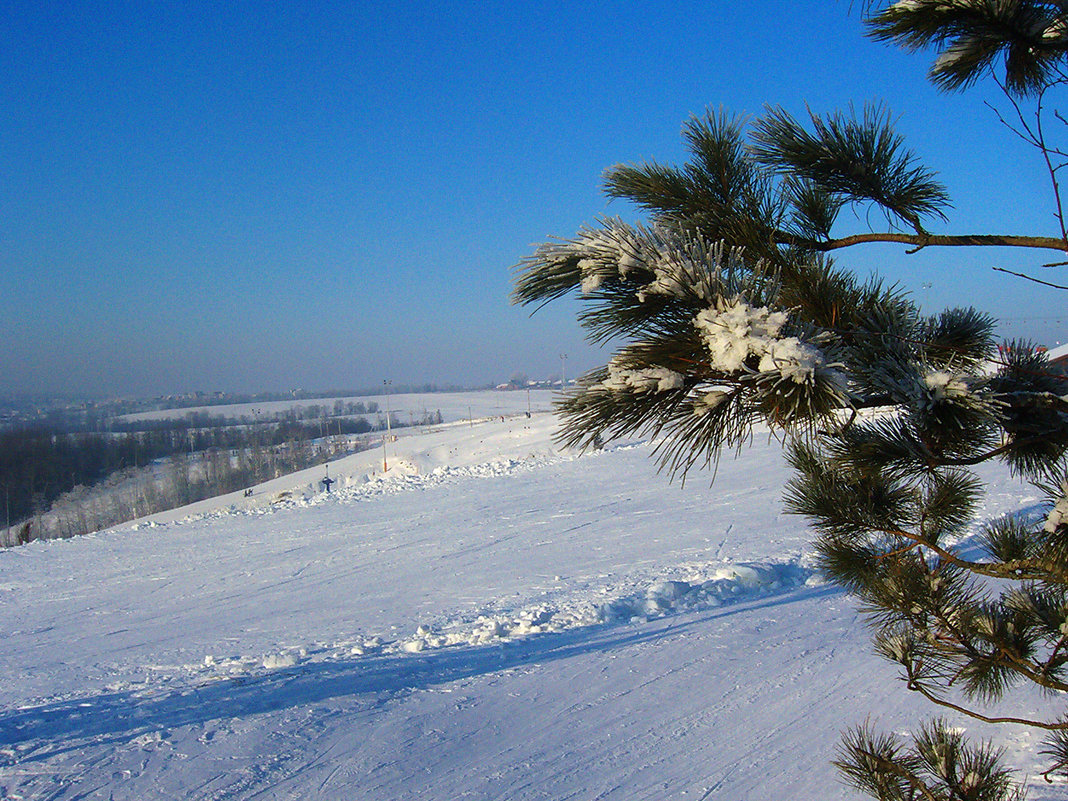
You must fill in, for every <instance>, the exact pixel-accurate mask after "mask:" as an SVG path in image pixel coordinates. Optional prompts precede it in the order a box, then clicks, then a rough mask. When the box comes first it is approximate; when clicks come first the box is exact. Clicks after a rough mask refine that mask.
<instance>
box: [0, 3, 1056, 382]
mask: <svg viewBox="0 0 1068 801" xmlns="http://www.w3.org/2000/svg"><path fill="white" fill-rule="evenodd" d="M0 20H2V22H0V109H2V113H0V143H2V144H0V325H2V326H3V330H4V337H3V339H4V346H3V347H2V348H0V395H2V394H10V393H13V392H71V393H93V394H103V395H121V394H138V395H141V394H157V393H164V392H180V391H188V390H195V389H201V390H207V391H212V390H234V391H255V390H265V389H266V390H285V389H289V388H292V387H298V386H299V387H305V388H309V389H325V388H358V387H367V386H372V385H375V384H380V383H381V381H382V380H383V379H384V378H389V379H391V380H393V381H394V382H395V383H398V384H401V383H413V384H414V383H423V382H436V383H449V382H451V383H463V384H475V383H484V382H491V381H500V380H506V379H507V378H509V377H510V376H511V375H512V374H513V373H516V372H524V373H527V374H529V375H530V376H532V377H541V376H546V375H548V374H550V373H558V372H559V369H560V360H559V355H560V354H561V353H567V354H568V355H569V358H568V372H569V373H571V374H573V373H574V372H577V371H578V370H581V369H587V368H589V367H592V366H594V365H595V364H597V363H598V361H599V360H601V361H603V360H605V359H607V354H605V353H603V352H598V351H595V350H593V349H591V348H590V347H589V346H587V345H586V344H585V343H584V342H583V340H582V333H581V331H580V330H579V328H578V326H577V325H576V324H575V322H574V315H575V310H576V305H575V304H573V303H571V302H564V303H559V304H556V305H555V306H551V307H549V308H547V309H545V310H544V311H542V312H540V313H538V314H537V315H535V316H534V317H533V318H531V317H529V316H528V314H527V311H526V310H523V309H517V308H514V307H511V306H510V305H509V302H508V294H509V290H510V281H511V276H512V273H511V271H510V268H511V266H512V265H514V264H515V263H516V262H517V261H519V259H521V258H522V257H523V256H525V255H527V254H528V253H530V252H531V251H532V249H533V246H534V245H535V244H536V243H538V242H540V241H543V240H544V239H545V238H547V237H549V236H551V235H558V236H570V235H571V234H573V233H574V232H575V231H576V230H577V228H578V227H579V226H580V225H582V224H583V223H588V222H592V221H593V220H595V219H596V218H597V217H598V216H600V215H619V216H623V217H624V218H627V219H636V218H637V216H638V215H637V214H636V212H635V211H634V210H633V209H632V208H629V207H628V206H627V205H626V204H624V203H621V202H618V201H617V202H612V203H609V202H607V201H606V200H605V198H604V196H603V195H602V193H601V191H600V178H601V173H602V171H603V170H604V169H605V168H606V167H608V166H610V165H612V164H615V163H619V162H636V161H643V160H657V161H661V162H665V163H678V162H680V161H682V160H684V159H685V155H686V154H685V150H684V148H683V146H682V142H681V140H680V137H679V131H680V129H681V126H682V124H683V122H684V121H685V120H686V118H687V117H689V116H690V115H691V114H700V113H703V112H704V110H705V109H706V108H709V107H712V108H718V107H720V106H723V107H725V108H727V109H729V110H731V111H733V112H736V113H739V114H748V115H754V114H758V113H760V111H761V109H762V107H763V106H764V104H776V105H782V106H784V107H785V108H786V109H788V110H790V111H792V112H794V113H803V112H804V108H805V104H806V103H807V104H809V105H810V106H811V107H812V108H813V109H814V110H817V111H831V110H834V109H837V108H842V107H845V106H847V105H849V104H850V103H853V104H855V105H857V106H862V105H863V104H864V103H865V102H870V101H878V100H882V101H885V102H886V104H887V105H888V106H889V108H890V109H891V111H892V112H893V114H894V115H895V118H896V119H897V127H898V130H899V131H900V132H901V133H902V134H904V135H905V136H906V138H907V140H908V142H909V144H910V146H911V147H912V149H913V150H914V151H916V152H917V154H918V155H920V156H921V157H922V159H923V160H924V162H925V163H926V164H927V165H928V166H929V167H931V168H933V169H935V170H937V171H938V172H939V174H940V176H941V178H942V180H943V181H944V182H945V183H946V185H947V186H948V188H949V190H950V194H951V196H952V197H953V199H954V202H955V206H956V208H955V210H954V212H953V214H952V215H951V217H952V220H951V223H950V224H948V225H946V226H939V227H937V229H938V230H939V232H942V231H945V232H950V231H952V232H977V231H983V232H989V231H997V232H1006V233H1047V234H1048V233H1055V232H1056V229H1055V224H1054V220H1053V217H1052V210H1053V205H1052V200H1051V198H1050V194H1049V192H1048V189H1047V183H1046V181H1047V179H1046V178H1045V176H1044V174H1043V172H1042V165H1041V163H1040V159H1039V157H1038V155H1037V154H1036V153H1034V152H1031V151H1029V150H1028V149H1027V148H1026V147H1025V146H1023V145H1022V144H1020V143H1018V142H1017V141H1016V140H1014V139H1013V137H1012V136H1011V134H1009V133H1007V132H1006V131H1005V130H1004V129H1003V128H1002V127H1001V126H1000V125H999V124H998V122H997V120H996V118H995V117H994V115H993V113H992V112H991V111H990V109H988V108H987V107H985V106H984V100H992V101H994V102H998V103H1000V102H1001V101H1000V100H999V98H998V96H997V94H996V93H994V92H992V91H991V87H989V86H984V87H980V88H979V89H976V90H973V91H970V92H967V93H964V94H961V95H944V94H940V93H938V92H936V91H935V90H934V89H933V88H932V87H931V86H930V85H929V84H928V83H927V82H926V81H925V77H924V76H925V71H926V68H927V63H928V61H929V58H925V57H924V56H923V55H910V54H906V53H902V52H899V51H897V50H894V49H891V48H888V47H886V46H883V45H879V44H877V43H874V42H872V41H869V40H868V39H866V38H864V36H863V29H862V25H861V21H860V19H859V13H858V10H857V8H856V4H853V5H852V7H851V4H849V3H846V2H838V3H835V2H829V3H828V2H819V3H817V2H812V3H792V4H784V3H779V2H771V1H770V0H753V2H738V3H730V4H727V3H719V2H709V1H708V0H706V2H672V3H648V2H644V3H638V2H629V1H627V2H613V3H607V2H606V3H595V2H594V3H563V2H560V3H556V2H539V3H490V2H484V3H473V2H452V3H438V2H412V3H400V2H396V3H376V2H351V3H340V2H338V3H327V2H302V3H290V4H263V3H242V2H234V3H196V2H181V3H179V2H173V3H172V2H152V3H140V2H125V3H113V2H106V1H101V2H63V3H60V2H33V3H31V2H15V3H11V2H3V3H0ZM1002 105H1003V104H1002ZM862 215H863V213H862ZM845 222H846V223H847V224H848V225H851V226H853V227H856V228H863V227H865V226H866V225H868V224H871V225H873V226H875V227H879V223H880V222H881V220H880V219H879V218H878V215H874V216H872V217H870V218H868V217H864V216H859V217H857V218H855V219H853V220H846V221H845ZM839 260H840V262H841V263H842V264H845V265H850V266H853V267H854V268H855V269H857V270H858V271H860V272H861V273H864V274H867V273H869V272H879V273H880V274H882V275H884V276H885V277H886V278H888V279H889V280H891V281H896V282H899V283H901V284H902V285H903V286H905V287H907V288H909V289H911V290H913V291H914V292H915V294H916V296H917V297H918V298H919V299H920V300H921V301H922V303H923V304H924V306H925V308H927V309H929V310H937V309H939V308H942V307H944V306H946V305H975V306H977V307H979V308H982V309H985V310H988V311H991V312H994V313H996V314H997V315H998V316H999V317H1001V318H1003V319H1004V320H1005V321H1006V322H1005V323H1004V324H1003V326H1002V329H1001V330H1002V333H1003V334H1004V335H1005V336H1026V337H1030V338H1033V339H1036V340H1039V341H1043V342H1047V343H1049V344H1053V343H1054V342H1056V341H1060V340H1064V339H1068V325H1066V324H1068V315H1062V314H1061V310H1062V309H1061V307H1063V306H1065V305H1066V304H1064V303H1063V300H1062V299H1061V298H1059V297H1057V296H1056V295H1051V294H1049V293H1048V292H1046V291H1043V290H1041V289H1040V288H1038V287H1037V286H1035V285H1031V284H1028V283H1026V282H1024V281H1021V280H1019V279H1013V278H1010V277H1008V276H1005V275H1003V274H999V273H994V272H993V271H991V269H990V267H991V266H992V265H994V264H998V265H1001V266H1005V267H1009V268H1015V269H1025V270H1026V269H1031V268H1033V267H1034V265H1036V264H1038V263H1040V262H1041V260H1042V257H1041V256H1034V255H1029V254H1021V253H1019V252H1014V253H1012V252H1010V253H994V252H989V251H987V252H983V253H946V252H940V253H935V252H930V251H927V252H921V253H920V254H917V255H914V256H905V255H903V252H902V249H901V248H896V247H891V246H877V247H872V248H868V249H865V250H864V251H863V252H860V251H854V252H851V253H848V254H842V255H841V256H840V259H839ZM1062 294H1063V293H1062Z"/></svg>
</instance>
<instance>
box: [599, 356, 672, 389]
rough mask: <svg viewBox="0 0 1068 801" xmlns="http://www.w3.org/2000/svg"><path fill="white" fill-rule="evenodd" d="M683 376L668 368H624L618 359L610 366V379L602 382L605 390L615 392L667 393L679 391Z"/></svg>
mask: <svg viewBox="0 0 1068 801" xmlns="http://www.w3.org/2000/svg"><path fill="white" fill-rule="evenodd" d="M682 385H683V376H682V374H681V373H676V372H675V371H674V370H669V369H667V368H666V367H643V368H640V369H634V368H629V367H623V366H622V365H620V364H619V362H618V361H617V360H616V359H613V360H612V361H611V362H609V364H608V378H607V379H605V380H604V381H602V382H601V386H602V387H603V388H604V389H608V390H612V391H614V392H627V391H634V392H666V391H668V390H670V389H679V388H680V387H681V386H682Z"/></svg>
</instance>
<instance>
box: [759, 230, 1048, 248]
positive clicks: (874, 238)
mask: <svg viewBox="0 0 1068 801" xmlns="http://www.w3.org/2000/svg"><path fill="white" fill-rule="evenodd" d="M774 241H775V243H776V244H779V245H789V246H792V247H797V248H802V249H805V250H813V251H816V252H818V253H827V252H830V251H832V250H841V249H842V248H849V247H853V246H855V245H863V244H869V243H878V242H888V243H896V244H899V245H912V246H913V247H914V248H915V249H916V250H920V249H923V248H926V247H1012V248H1035V249H1039V250H1055V251H1057V252H1058V253H1068V247H1066V246H1065V242H1064V239H1061V238H1059V237H1055V236H1025V235H1013V234H905V233H894V232H892V231H887V232H874V233H867V234H852V235H850V236H843V237H838V238H836V239H807V238H805V237H800V236H797V235H795V234H790V233H787V232H783V231H779V232H776V233H775V235H774ZM916 250H913V251H911V252H913V253H915V252H916Z"/></svg>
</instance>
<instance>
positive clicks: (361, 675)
mask: <svg viewBox="0 0 1068 801" xmlns="http://www.w3.org/2000/svg"><path fill="white" fill-rule="evenodd" d="M831 594H840V590H837V589H834V588H831V587H815V588H801V589H799V590H794V591H790V592H786V593H780V594H777V595H774V596H771V597H766V598H764V599H761V600H752V601H742V600H739V601H738V602H737V603H734V604H731V605H729V606H726V607H717V608H714V609H709V610H707V611H704V612H693V613H688V614H687V617H688V618H689V619H688V620H686V621H679V620H678V617H679V616H678V615H672V616H667V617H662V618H657V619H655V620H653V621H650V622H649V623H647V624H640V625H630V624H616V625H612V624H607V625H597V626H586V627H583V628H578V629H574V630H571V631H566V632H560V633H551V634H535V635H531V636H528V637H525V638H523V639H518V640H503V641H501V642H499V643H494V644H491V645H483V646H475V647H471V646H466V647H465V646H454V647H448V648H440V649H434V650H432V651H428V652H423V653H415V654H407V653H404V654H390V655H384V656H369V657H356V658H353V659H349V660H330V661H324V662H310V663H304V664H299V665H296V666H294V667H289V668H282V669H277V670H273V671H270V672H266V673H262V674H257V675H248V676H242V677H240V678H233V679H222V680H219V681H215V682H211V683H209V684H204V685H200V686H187V687H182V688H174V689H167V690H161V691H158V692H156V693H153V692H152V691H144V690H140V691H124V692H111V693H101V694H99V695H95V696H89V697H82V698H76V699H72V700H65V701H61V702H56V703H51V704H45V705H42V706H37V707H32V708H26V709H19V710H15V711H9V712H0V744H3V745H6V746H8V747H10V746H14V745H17V744H20V743H26V744H31V743H32V744H33V745H34V746H36V747H35V748H34V749H33V751H32V752H29V753H26V754H23V755H22V756H21V757H15V758H14V759H13V760H11V761H8V760H2V759H0V766H2V765H3V764H4V763H5V762H6V763H7V764H8V765H10V764H25V763H27V762H32V761H34V760H37V759H42V758H47V757H51V756H55V755H57V754H59V753H63V752H65V751H68V750H73V749H76V748H80V747H83V746H84V745H85V741H86V740H94V741H96V743H97V744H98V745H101V744H107V743H118V742H125V741H128V740H130V739H132V738H135V737H138V736H141V735H144V734H148V733H151V732H158V731H161V730H164V731H165V730H168V729H171V728H177V727H182V726H196V725H202V724H206V723H208V722H209V721H212V720H218V719H226V718H241V717H248V716H252V715H258V714H263V713H271V712H276V711H280V710H283V709H288V708H292V707H296V706H300V705H303V704H313V703H317V702H322V701H326V700H329V699H334V698H342V697H358V696H366V697H368V698H367V700H368V702H369V703H368V705H369V706H370V707H374V706H378V705H380V704H382V703H384V702H385V701H387V700H389V699H391V698H395V697H399V696H403V695H405V694H407V693H409V692H412V691H416V690H421V689H426V688H429V687H433V686H436V685H441V684H447V683H449V682H454V681H458V680H463V679H468V678H474V677H477V676H482V675H488V674H492V673H496V672H499V671H504V670H509V669H514V668H521V667H524V666H532V665H537V664H539V663H544V662H548V661H555V660H560V659H568V658H570V657H573V656H578V655H582V654H590V653H599V652H607V651H612V650H615V649H618V648H625V647H628V646H632V645H638V644H642V643H650V642H657V641H659V640H662V639H664V638H665V637H668V636H672V635H674V634H677V633H679V632H680V631H685V630H686V629H688V628H690V627H692V626H694V625H697V624H699V623H702V622H706V621H710V620H715V619H720V618H726V617H730V616H733V615H736V614H739V613H741V612H745V611H752V610H756V609H764V608H769V607H775V606H779V605H783V604H791V603H797V602H799V601H803V600H809V599H812V598H817V597H823V596H827V595H831Z"/></svg>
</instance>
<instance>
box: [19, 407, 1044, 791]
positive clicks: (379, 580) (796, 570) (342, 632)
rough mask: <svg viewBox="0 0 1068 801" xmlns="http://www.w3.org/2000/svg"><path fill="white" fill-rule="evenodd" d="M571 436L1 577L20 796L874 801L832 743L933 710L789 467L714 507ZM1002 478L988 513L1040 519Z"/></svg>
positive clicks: (346, 472) (142, 527) (455, 449)
mask: <svg viewBox="0 0 1068 801" xmlns="http://www.w3.org/2000/svg"><path fill="white" fill-rule="evenodd" d="M552 430H553V422H552V420H551V419H549V418H548V417H547V416H536V417H535V418H534V419H532V420H527V419H526V418H525V416H523V417H522V418H520V419H515V420H506V421H505V422H504V423H502V422H501V421H500V420H499V419H497V420H494V421H487V422H485V423H482V424H478V425H475V426H473V427H472V426H469V425H463V426H455V427H449V428H447V429H446V430H441V431H436V432H429V433H425V434H420V435H418V436H413V437H409V438H401V439H399V440H398V442H396V443H390V444H388V447H389V448H390V450H389V451H388V458H389V459H390V461H391V465H395V466H392V467H391V470H390V471H388V472H387V473H385V474H383V473H382V472H381V469H380V468H381V464H380V462H379V459H380V458H381V454H380V453H378V454H373V453H372V454H368V453H364V454H357V455H354V456H352V457H348V458H347V459H344V460H339V461H338V462H336V463H333V464H331V465H330V475H331V476H332V477H335V478H337V479H339V482H340V483H339V484H338V485H335V491H334V492H331V493H330V494H329V495H326V494H325V493H322V492H321V491H317V481H318V479H319V478H321V476H322V471H319V470H313V471H305V473H304V474H298V475H295V476H292V477H288V478H286V479H279V480H277V481H276V482H270V484H269V485H264V486H261V487H257V488H256V491H255V493H254V495H253V497H252V498H250V499H243V498H240V497H234V496H231V497H226V498H220V499H215V500H214V501H212V502H210V503H209V502H203V503H201V504H198V505H196V506H195V507H192V508H186V509H183V510H174V512H172V513H165V514H164V515H157V516H154V517H153V518H152V519H150V520H145V521H139V522H138V523H136V524H133V525H127V526H124V527H120V528H118V529H115V530H112V531H108V532H103V533H101V534H98V535H93V536H90V537H85V538H80V539H76V540H68V541H55V542H42V543H33V544H31V545H30V546H28V547H25V548H20V549H14V550H8V551H4V552H0V642H2V643H3V646H0V675H3V676H4V677H5V681H4V682H2V683H0V798H7V797H10V798H39V797H40V798H54V799H73V798H114V799H143V798H197V799H209V798H210V799H224V798H225V799H236V798H253V797H260V798H292V799H297V798H331V799H333V798H336V799H409V798H410V799H415V798H465V797H466V798H486V799H489V798H500V799H504V798H508V799H513V798H514V799H520V798H522V799H528V798H529V799H593V798H602V799H663V798H679V799H703V798H718V797H723V798H732V799H749V798H751V799H757V798H760V799H765V798H769V797H796V798H816V797H819V798H830V799H837V798H843V799H844V798H850V797H855V796H853V795H852V794H851V793H850V792H849V791H848V790H847V789H845V788H844V787H842V786H841V785H840V784H838V783H837V781H836V779H835V774H834V770H833V768H832V767H831V766H830V764H829V763H830V760H831V759H833V757H834V748H835V744H836V742H837V735H838V732H839V731H841V730H842V729H844V728H846V727H847V726H849V725H852V724H854V723H857V722H860V721H863V720H864V719H865V718H866V717H869V716H870V717H872V719H873V722H874V723H876V724H877V725H879V726H880V727H883V728H890V729H892V730H897V731H902V732H905V731H908V730H909V729H910V728H912V727H914V726H915V725H916V724H917V723H918V722H919V721H920V720H922V719H924V718H925V717H929V716H930V715H931V714H933V710H932V709H930V708H929V706H927V705H924V704H922V703H919V702H918V701H916V700H915V699H913V698H911V697H910V696H909V695H908V694H907V693H905V692H904V691H903V689H902V688H901V686H900V684H899V682H897V681H896V678H895V674H894V671H893V668H892V666H889V665H887V664H885V663H884V662H882V661H881V660H878V659H877V658H875V657H874V656H872V655H871V653H870V647H869V645H868V637H867V632H866V630H865V629H864V627H863V625H862V623H861V620H860V618H859V617H858V615H857V612H856V611H855V609H854V607H853V604H852V602H851V601H850V600H849V599H848V598H847V597H846V596H844V595H842V594H841V593H840V592H838V591H836V590H834V589H833V588H829V587H825V586H823V585H822V584H821V583H820V581H819V580H818V578H816V577H814V576H813V574H812V571H811V562H810V556H809V555H808V554H809V552H808V540H809V535H808V532H807V531H806V530H805V528H804V524H803V521H801V520H798V519H795V518H790V517H786V516H784V515H782V514H781V512H780V501H779V493H780V491H781V487H782V484H783V482H784V481H785V479H786V477H787V475H788V473H787V470H786V468H785V466H784V465H783V463H782V459H781V456H780V454H779V450H778V445H777V444H776V443H774V442H767V441H764V440H762V439H759V438H758V439H757V440H756V441H755V442H754V444H753V447H752V448H751V449H749V450H747V451H745V452H744V453H743V454H742V455H741V456H740V458H739V459H738V460H736V461H732V460H730V459H724V461H723V463H722V464H721V465H720V467H719V473H718V476H717V480H716V483H715V484H714V485H713V486H712V487H711V488H710V487H709V486H708V482H707V477H706V476H703V475H701V474H695V475H693V476H691V477H690V479H689V481H688V482H687V483H686V485H685V486H680V485H679V484H678V483H675V484H668V482H667V480H666V479H665V478H664V477H663V476H659V475H657V474H656V469H655V464H653V462H652V461H651V460H650V459H649V451H650V448H649V447H648V445H646V444H644V443H632V444H629V445H623V446H618V447H610V448H608V449H606V450H605V451H603V452H597V453H591V454H587V455H583V456H580V455H578V454H574V453H560V452H558V451H556V450H555V449H554V448H553V447H552V444H551V440H550V436H551V432H552ZM994 478H995V479H996V480H997V481H998V483H997V484H996V486H995V490H994V492H993V493H992V494H991V495H990V496H989V498H988V500H987V506H988V509H987V511H988V512H989V513H991V514H995V513H999V512H1008V511H1014V510H1018V509H1020V508H1026V507H1027V505H1028V504H1029V503H1030V504H1033V503H1034V494H1033V493H1030V492H1029V491H1028V489H1027V488H1026V487H1021V486H1019V485H1015V484H1013V483H1012V482H1009V481H1007V480H1002V479H999V478H997V477H996V476H994ZM239 495H240V494H239ZM1029 703H1033V704H1036V705H1039V706H1040V705H1041V704H1043V703H1046V704H1047V705H1048V704H1049V703H1050V702H1049V701H1048V700H1043V699H1038V700H1035V701H1031V700H1026V699H1025V703H1024V706H1025V707H1026V705H1027V704H1029ZM962 725H964V726H965V727H966V728H968V729H969V731H970V732H978V733H981V734H986V733H987V732H986V730H984V729H976V728H974V727H973V726H972V725H971V724H970V723H962ZM989 734H990V735H991V736H995V737H997V738H999V739H998V742H999V743H1000V744H1002V745H1004V746H1006V747H1007V748H1009V749H1010V757H1011V758H1013V759H1014V760H1015V761H1016V762H1017V763H1018V764H1022V765H1025V766H1028V765H1035V764H1037V760H1036V759H1035V741H1037V739H1038V738H1031V739H1029V737H1028V736H1027V735H1026V732H1024V733H1020V732H1014V731H1012V730H1007V729H992V730H990V732H989ZM1032 786H1033V791H1032V796H1031V797H1032V798H1038V799H1047V798H1054V797H1059V796H1057V795H1056V794H1051V793H1052V790H1057V791H1060V790H1062V789H1063V788H1057V787H1055V788H1052V789H1051V788H1049V787H1047V786H1045V785H1044V784H1043V783H1041V781H1032Z"/></svg>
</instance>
